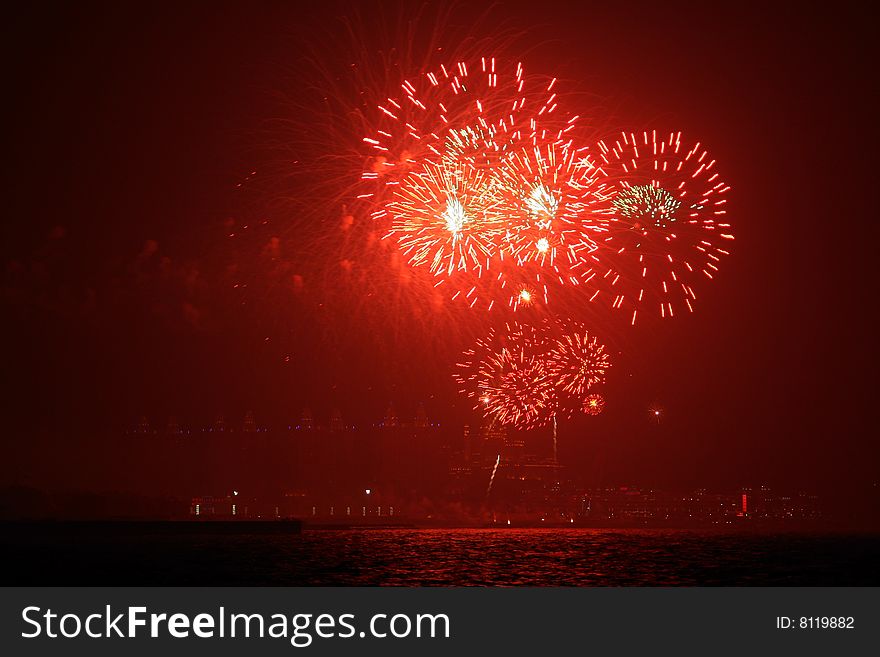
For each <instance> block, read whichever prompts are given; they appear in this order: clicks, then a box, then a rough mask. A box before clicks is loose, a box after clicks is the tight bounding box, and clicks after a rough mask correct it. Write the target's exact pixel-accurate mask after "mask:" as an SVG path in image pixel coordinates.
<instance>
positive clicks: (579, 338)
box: [546, 323, 611, 397]
mask: <svg viewBox="0 0 880 657" xmlns="http://www.w3.org/2000/svg"><path fill="white" fill-rule="evenodd" d="M562 328H563V331H562V336H561V337H559V338H557V339H556V340H555V342H554V345H553V348H552V349H551V350H550V351H549V353H548V354H547V358H546V360H547V371H548V374H549V376H550V377H551V378H552V379H553V381H554V382H555V384H556V385H557V386H558V387H559V388H560V389H561V390H562V391H563V392H565V393H567V394H569V395H572V396H575V397H583V396H584V395H585V394H586V393H587V391H588V390H589V389H590V388H592V387H593V386H594V385H597V384H600V383H603V382H604V381H605V376H606V372H607V371H608V368H609V367H610V366H611V359H610V357H609V354H608V352H607V351H606V350H605V346H604V345H603V344H601V343H600V342H599V340H598V338H596V337H595V336H593V335H591V334H590V332H589V330H588V329H587V327H586V326H584V325H583V324H579V323H573V324H571V325H570V326H564V327H562Z"/></svg>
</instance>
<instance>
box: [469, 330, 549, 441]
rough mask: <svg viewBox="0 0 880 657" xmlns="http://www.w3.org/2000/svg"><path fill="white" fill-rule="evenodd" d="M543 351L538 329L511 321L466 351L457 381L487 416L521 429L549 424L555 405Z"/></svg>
mask: <svg viewBox="0 0 880 657" xmlns="http://www.w3.org/2000/svg"><path fill="white" fill-rule="evenodd" d="M545 351H546V339H545V337H544V335H543V334H542V333H541V332H540V331H538V330H536V329H535V328H534V327H530V326H525V325H522V324H518V323H516V322H512V323H510V324H507V325H505V331H503V332H497V331H495V330H494V329H493V330H492V331H490V333H489V336H487V337H486V338H484V339H481V340H478V341H477V343H476V345H475V346H474V348H472V349H469V350H467V351H466V352H464V354H463V356H464V359H465V360H463V361H461V362H460V363H459V364H458V372H456V373H455V375H454V378H455V380H456V382H458V383H459V384H460V385H461V386H462V388H461V392H462V393H463V394H464V395H465V396H467V397H468V398H470V399H471V400H473V402H474V409H475V410H478V411H480V412H481V413H482V414H483V415H484V416H485V417H489V418H492V419H494V420H495V421H497V422H500V423H501V424H505V425H511V426H514V427H517V428H531V427H536V426H541V425H544V424H546V423H547V422H549V421H550V419H551V418H552V416H553V411H554V406H555V397H554V394H553V387H552V385H551V384H550V379H549V377H548V376H547V372H546V366H545V364H544V359H543V357H542V356H543V353H544V352H545Z"/></svg>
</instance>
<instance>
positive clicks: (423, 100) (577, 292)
mask: <svg viewBox="0 0 880 657" xmlns="http://www.w3.org/2000/svg"><path fill="white" fill-rule="evenodd" d="M423 18H425V20H427V21H428V22H430V20H429V19H431V17H429V16H425V17H423ZM401 25H405V22H401ZM412 29H414V28H410V27H405V26H404V27H403V28H401V29H400V30H399V33H394V34H383V35H380V34H376V35H366V34H360V33H358V34H357V38H354V36H355V32H358V30H356V29H352V30H351V31H352V38H351V39H350V44H349V45H350V46H351V48H350V52H344V53H343V57H344V58H345V61H347V62H350V63H347V64H346V65H345V66H344V67H342V68H339V69H334V70H329V69H328V70H326V71H323V70H322V71H321V75H319V76H318V77H317V78H316V79H315V81H314V82H313V83H312V84H311V85H310V86H309V87H308V88H309V90H311V91H314V92H315V93H316V94H317V95H318V96H320V97H322V98H323V101H322V103H320V107H321V110H320V111H318V112H315V110H314V108H313V109H312V110H311V111H312V114H310V116H311V117H312V119H313V120H312V121H311V122H310V123H309V124H308V125H306V124H301V125H298V126H292V127H294V128H296V131H297V135H296V138H295V139H293V138H292V139H291V140H290V141H289V144H290V145H291V151H290V152H289V153H284V156H283V157H282V160H283V165H284V166H283V167H282V168H283V169H284V170H285V174H284V175H285V183H289V182H290V181H291V180H295V181H296V184H290V185H288V184H285V187H288V188H291V189H294V188H295V189H296V193H294V194H291V195H290V197H289V198H285V199H282V200H279V201H278V203H277V204H276V205H275V207H273V208H272V211H271V212H269V213H268V214H270V215H271V217H272V221H273V223H270V224H269V226H270V227H269V228H267V229H264V230H263V232H262V233H261V234H262V238H260V239H256V242H255V243H256V246H257V249H256V252H258V253H259V258H258V259H257V262H256V264H255V267H252V270H253V271H256V272H257V274H256V275H255V276H254V278H257V277H261V276H262V277H263V278H265V279H267V280H269V282H270V283H272V284H273V285H274V286H275V289H274V290H273V292H277V293H278V294H274V293H273V294H272V295H271V296H270V295H266V297H265V303H269V304H271V305H272V306H273V307H278V308H283V307H284V302H283V298H284V295H291V294H292V295H295V296H297V297H298V299H300V303H299V304H298V305H299V306H300V307H302V308H303V312H310V313H311V314H313V315H314V316H315V317H317V318H318V321H319V322H320V323H321V324H322V326H323V327H324V330H323V332H322V335H324V336H326V337H327V339H328V340H331V341H335V340H337V341H343V340H344V339H345V336H346V335H348V334H349V333H350V332H352V331H355V330H359V331H368V332H369V333H370V334H371V335H374V336H376V337H375V342H376V345H377V349H379V348H381V349H382V350H383V357H384V358H386V359H387V360H388V362H391V363H406V362H407V361H408V360H409V359H407V358H401V357H400V354H397V353H396V351H395V350H396V349H397V345H398V338H399V336H401V335H405V334H412V333H415V332H418V333H424V334H426V335H431V336H432V337H431V339H429V340H425V341H424V344H425V345H426V350H425V351H426V354H427V353H429V352H430V354H431V357H433V358H435V359H436V360H447V359H448V357H449V355H450V354H451V353H454V352H458V351H459V350H460V348H461V346H460V345H461V344H463V343H465V342H466V341H467V342H471V343H472V342H473V340H474V339H475V337H477V336H484V338H483V340H484V341H485V342H486V343H489V342H493V341H498V340H500V338H501V337H502V336H503V335H504V334H505V333H511V335H516V334H517V332H516V331H510V330H507V329H505V330H500V331H499V330H496V329H495V328H492V327H493V326H494V327H498V326H500V325H501V323H503V322H508V324H510V323H511V322H512V318H514V317H518V318H519V320H520V321H522V322H526V321H530V322H533V323H535V324H536V325H538V326H539V327H542V328H541V330H540V332H541V333H542V335H543V338H542V342H541V347H540V350H538V349H537V347H536V346H535V344H534V342H533V341H532V342H529V341H527V342H528V346H527V348H523V349H519V350H517V349H516V348H507V351H505V350H504V349H505V347H503V346H502V347H497V345H496V348H495V349H494V351H487V353H486V354H484V356H485V358H483V357H477V354H476V353H474V354H471V357H470V360H475V361H485V363H486V364H487V367H485V368H484V372H483V375H484V376H485V378H487V379H488V378H490V377H488V373H489V371H490V370H491V371H492V372H495V375H494V376H495V379H494V380H495V382H496V383H497V384H498V385H499V387H498V389H496V391H495V392H496V394H494V395H492V396H491V397H489V396H488V395H485V394H482V392H483V391H481V390H476V392H475V391H474V390H473V389H472V388H470V387H468V386H464V384H462V385H463V389H464V388H468V392H466V394H468V395H469V396H470V397H472V399H473V400H478V399H479V398H481V397H484V398H488V399H489V400H490V402H491V403H490V404H487V403H486V402H485V401H483V402H480V403H477V402H476V401H475V405H476V407H477V408H479V409H480V410H481V412H484V413H487V414H489V415H492V416H493V417H498V416H503V417H504V418H505V421H506V423H510V424H515V425H518V426H523V425H529V426H537V425H540V424H542V423H546V422H548V421H549V420H548V418H551V417H555V416H556V415H562V414H570V413H571V412H574V411H572V410H571V409H575V410H578V409H580V410H584V411H585V412H588V409H587V408H586V407H585V406H584V404H585V399H586V395H587V394H588V392H589V393H590V394H592V393H593V389H592V387H593V386H595V385H598V382H597V380H595V378H596V376H604V373H601V374H596V375H595V376H591V375H589V372H592V371H594V370H595V371H596V372H598V371H599V370H601V368H602V364H601V363H598V365H596V367H592V366H589V365H587V366H584V367H582V366H581V365H576V364H573V363H572V362H568V363H567V364H563V362H564V361H563V360H562V355H563V354H567V355H568V356H571V357H572V358H574V357H575V353H576V352H578V350H579V349H580V350H581V355H582V356H584V355H585V352H584V351H583V350H584V349H585V348H586V349H587V350H588V349H589V342H583V341H582V340H581V339H580V338H579V337H577V336H578V335H580V334H579V332H578V331H579V329H577V328H575V324H576V322H577V321H583V320H587V321H589V325H590V327H595V328H597V329H601V330H602V332H603V334H604V335H605V336H606V337H608V338H610V339H612V340H613V341H614V342H619V341H621V340H624V341H626V340H627V339H628V338H625V337H624V336H626V335H628V333H626V332H623V331H620V330H615V328H613V327H617V326H618V324H619V325H620V328H623V325H624V324H625V323H630V322H631V323H633V324H635V323H636V319H637V317H638V318H644V317H650V316H656V317H658V318H662V317H671V316H674V315H676V314H679V313H680V311H682V310H685V311H687V310H692V309H693V307H694V300H695V299H696V297H697V293H698V292H699V286H698V282H700V280H701V279H705V280H708V279H709V278H711V277H712V276H714V273H715V271H716V269H717V267H718V262H719V260H720V259H721V257H722V256H723V255H726V254H727V250H726V248H725V247H724V245H725V243H726V242H727V241H728V240H730V239H732V234H731V231H730V227H729V225H728V224H727V222H726V213H725V211H726V207H725V201H726V198H725V195H726V192H727V191H728V187H727V185H726V184H725V183H723V182H722V181H721V179H720V177H719V176H718V174H717V171H716V169H717V165H716V163H715V162H714V160H713V159H712V158H711V157H710V156H709V155H708V153H707V152H706V150H705V148H703V147H702V146H701V145H700V144H698V143H697V144H693V143H690V142H688V143H685V141H683V140H682V138H681V134H680V133H672V134H669V135H666V134H665V133H664V134H663V135H662V136H661V135H659V134H657V133H654V132H650V131H646V132H637V133H625V134H624V133H621V135H620V136H619V137H618V138H616V139H613V140H612V139H606V140H601V139H599V137H601V135H600V134H598V130H597V127H596V126H607V125H608V123H609V121H610V119H608V118H606V117H605V115H604V113H603V111H602V108H601V106H597V105H596V104H595V101H593V102H592V103H591V104H587V103H586V102H584V99H585V97H584V96H576V95H573V94H572V93H571V92H570V89H569V88H570V87H571V85H570V83H569V84H566V83H565V81H562V80H557V79H556V78H555V77H553V76H552V75H546V76H544V75H535V74H534V73H533V72H531V71H530V69H529V67H528V66H526V65H525V64H524V63H523V62H524V61H528V57H527V56H525V57H524V56H522V55H523V54H525V55H527V54H528V53H527V49H524V48H521V47H519V45H521V44H518V45H517V47H511V45H512V41H511V40H510V39H506V40H505V38H496V39H494V40H482V41H480V40H477V39H473V38H471V37H470V36H469V34H472V26H463V32H461V33H458V34H457V36H456V35H452V33H451V32H448V31H447V32H446V33H441V32H440V31H437V30H435V31H433V32H431V34H432V35H433V36H432V39H433V41H424V40H422V41H420V40H418V39H415V38H412V35H411V34H409V32H408V31H407V30H412ZM423 31H424V30H423ZM493 33H494V30H493ZM441 34H443V38H444V40H446V37H447V36H448V38H449V40H450V41H451V42H452V43H459V45H458V46H456V48H454V49H453V50H446V49H444V48H443V46H442V44H440V42H439V38H440V36H441ZM407 35H409V36H407ZM365 37H366V38H365ZM368 42H372V43H374V45H376V44H381V45H376V47H373V46H367V45H362V44H366V43H368ZM388 43H394V44H400V45H401V47H400V49H395V48H391V49H388V48H386V47H385V45H386V44H388ZM511 52H515V53H517V56H516V57H509V56H505V54H509V53H511ZM492 53H494V55H493V54H492ZM319 61H320V58H319V57H316V58H315V63H316V67H318V68H320V67H322V66H324V64H321V63H319ZM328 61H329V60H328ZM333 61H343V60H342V59H339V58H333ZM328 65H329V64H328ZM333 65H334V66H335V64H333ZM340 66H341V65H340ZM527 71H528V72H527ZM582 117H585V118H582ZM289 127H291V126H285V128H289ZM602 132H603V133H604V134H610V133H612V132H613V131H612V130H603V131H602ZM293 144H296V148H297V150H296V151H293V149H292V146H293ZM251 184H252V183H251ZM276 188H277V185H276ZM261 219H262V218H261ZM251 223H252V224H253V225H256V224H257V222H256V221H253V222H251ZM259 223H260V225H261V226H262V225H264V224H265V222H263V221H260V222H259ZM235 232H236V239H237V240H238V239H239V237H238V235H241V234H243V231H240V230H236V231H235ZM266 263H269V270H270V271H271V272H273V274H272V276H273V277H272V279H271V280H270V279H269V278H268V277H267V276H266V275H265V273H262V272H265V271H266ZM251 264H253V263H251ZM235 265H236V270H235V271H236V280H239V281H244V280H245V279H246V278H247V276H246V274H245V270H246V266H247V265H248V263H246V262H245V259H244V258H242V259H241V262H236V263H235ZM252 282H253V280H251V281H248V282H246V283H245V284H244V287H246V288H247V289H248V290H250V292H249V293H248V294H249V296H250V298H251V299H253V298H255V296H256V295H255V291H256V286H255V285H252V284H251V283H252ZM264 282H265V281H264ZM264 287H265V286H264ZM279 295H280V296H279ZM609 307H611V308H613V309H624V310H625V313H608V312H607V309H608V308H609ZM307 308H311V310H307ZM481 311H490V312H481ZM524 311H525V312H524ZM512 312H515V313H516V314H513V315H512V314H510V313H512ZM550 315H552V316H557V317H568V318H571V320H570V321H569V326H568V330H564V329H562V328H558V325H557V324H556V323H553V324H554V325H557V328H556V329H555V330H549V331H548V330H547V329H546V322H545V323H544V325H542V323H541V322H542V318H545V317H548V316H550ZM633 335H634V334H633ZM563 336H568V340H569V341H568V342H566V341H565V338H564V337H563ZM586 336H587V334H586V333H584V335H583V337H586ZM590 337H592V334H590ZM505 340H507V341H508V342H509V341H510V338H509V337H508V338H505ZM560 340H562V342H559V341H560ZM513 342H514V343H515V342H516V340H513ZM554 348H555V349H556V352H557V354H558V355H559V359H557V361H555V362H554V361H553V360H550V359H547V357H546V354H547V353H550V352H551V351H553V349H554ZM493 354H494V356H492V355H493ZM533 356H534V358H533ZM606 356H607V354H606ZM425 357H426V358H428V356H425ZM492 357H495V358H496V359H497V362H495V363H494V364H493V363H491V362H490V361H491V358H492ZM538 358H539V361H540V362H533V361H534V360H535V359H538ZM487 368H488V369H487ZM499 372H503V373H504V375H505V376H507V382H506V383H503V382H502V379H503V378H504V377H503V376H502V377H501V378H499V375H498V373H499ZM472 374H476V373H472ZM464 378H467V377H464ZM477 378H479V377H477ZM526 382H529V385H530V386H531V388H528V389H527V388H525V387H523V386H525V384H526ZM487 386H488V384H486V385H485V386H484V389H488V388H487ZM499 393H500V394H499ZM505 395H508V397H507V398H505ZM496 402H497V404H498V405H497V406H493V404H495V403H496ZM508 404H509V406H508ZM517 405H518V407H517ZM489 407H491V410H490V408H489ZM502 409H507V410H502Z"/></svg>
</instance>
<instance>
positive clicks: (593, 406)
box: [583, 394, 605, 415]
mask: <svg viewBox="0 0 880 657" xmlns="http://www.w3.org/2000/svg"><path fill="white" fill-rule="evenodd" d="M583 409H584V413H586V414H587V415H599V414H600V413H602V411H604V410H605V398H604V397H603V396H602V395H599V394H592V395H587V396H586V397H585V398H584V406H583Z"/></svg>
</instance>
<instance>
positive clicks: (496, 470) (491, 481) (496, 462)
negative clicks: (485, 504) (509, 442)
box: [486, 454, 501, 500]
mask: <svg viewBox="0 0 880 657" xmlns="http://www.w3.org/2000/svg"><path fill="white" fill-rule="evenodd" d="M499 463H501V454H499V455H498V457H497V458H496V459H495V466H494V467H493V468H492V475H491V476H490V477H489V487H488V488H487V489H486V499H487V500H488V499H489V494H490V493H491V492H492V484H493V483H495V473H496V472H498V464H499Z"/></svg>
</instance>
